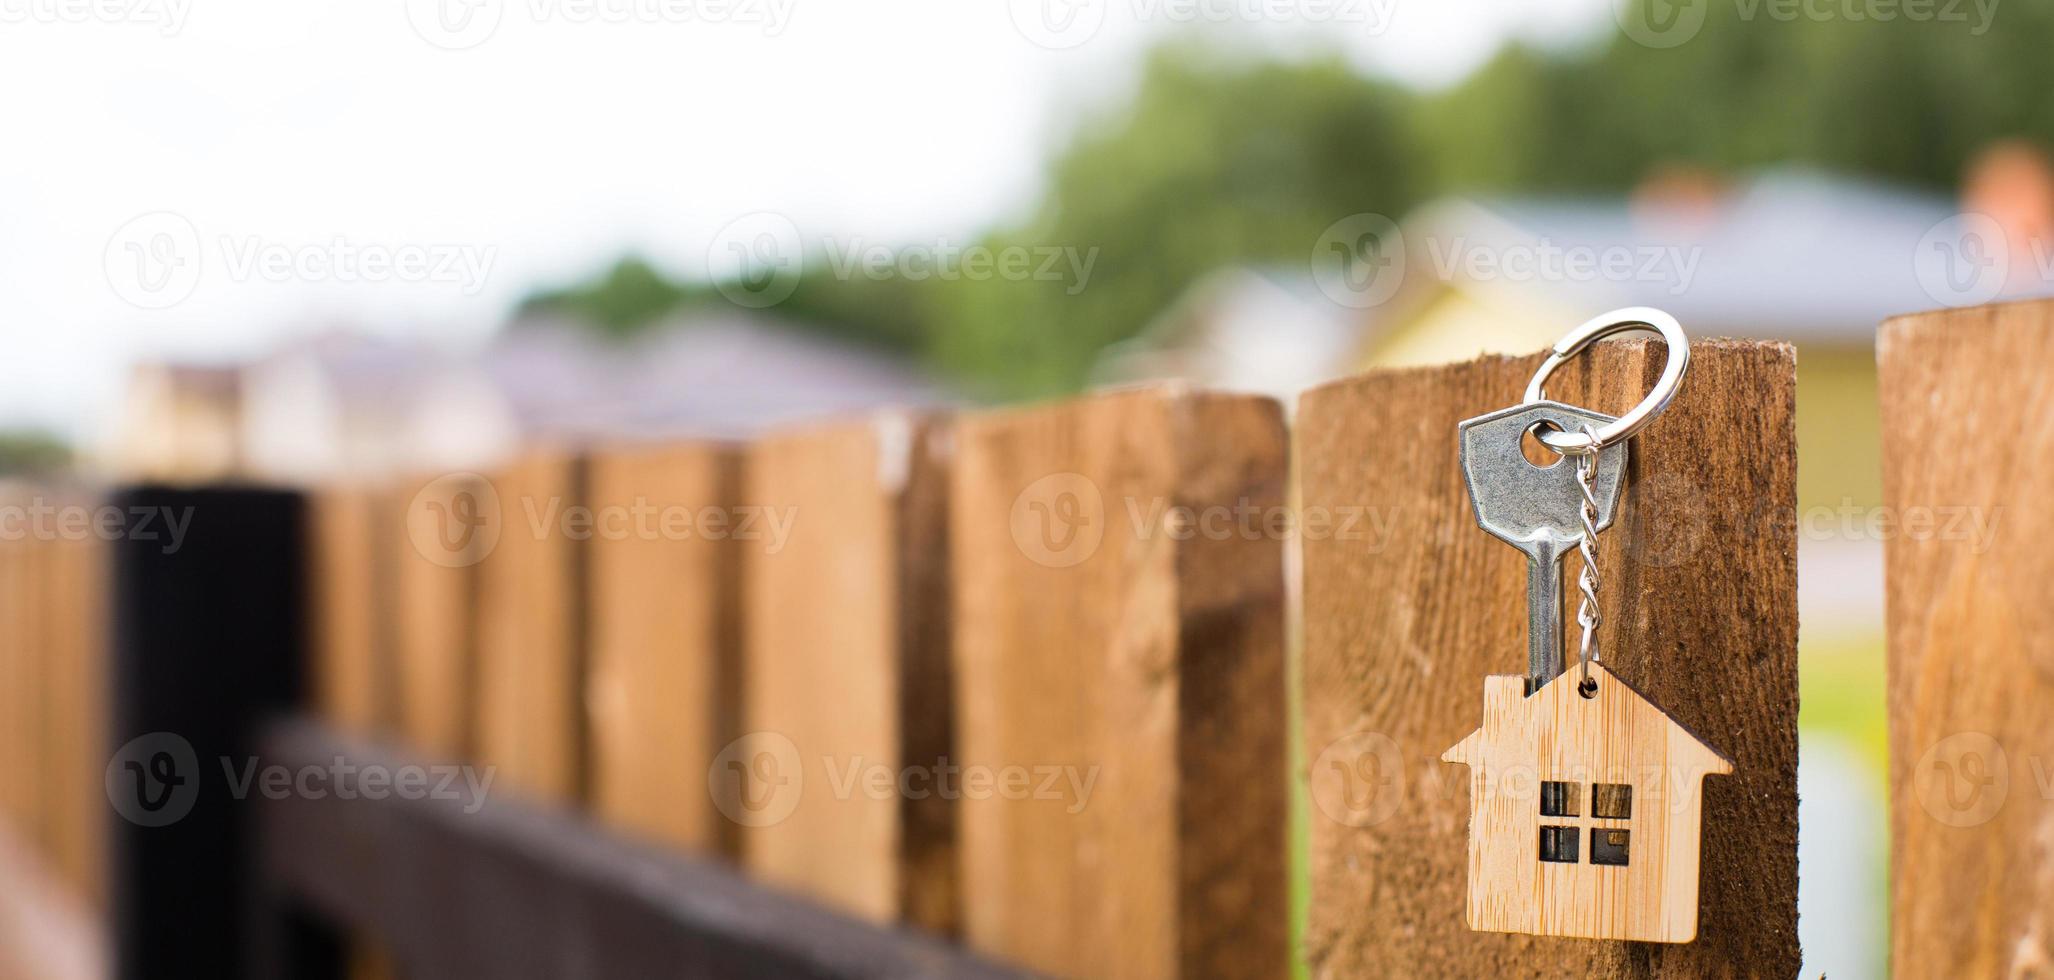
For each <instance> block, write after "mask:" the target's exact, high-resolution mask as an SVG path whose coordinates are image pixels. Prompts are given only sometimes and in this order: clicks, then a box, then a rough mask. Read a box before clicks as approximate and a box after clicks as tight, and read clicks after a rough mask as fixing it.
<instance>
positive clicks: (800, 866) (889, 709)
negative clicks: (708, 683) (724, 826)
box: [723, 413, 955, 931]
mask: <svg viewBox="0 0 2054 980" xmlns="http://www.w3.org/2000/svg"><path fill="white" fill-rule="evenodd" d="M938 433H939V430H938V428H937V427H936V423H932V422H928V421H925V420H921V419H917V418H913V417H909V416H906V415H901V414H896V413H894V414H886V415H882V416H879V417H877V418H875V419H873V420H870V421H866V422H860V423H845V424H838V425H830V426H823V427H818V428H809V429H805V430H801V431H795V432H790V433H785V434H780V435H774V436H771V437H768V438H766V439H763V440H761V441H759V442H758V443H756V444H755V445H753V446H752V447H750V450H749V453H748V463H747V472H746V477H745V480H744V491H743V496H742V507H741V508H740V509H739V510H738V512H737V519H738V521H739V520H742V519H746V520H748V521H749V522H750V524H751V525H753V531H752V533H750V534H749V535H748V536H747V537H744V538H742V539H741V540H738V541H737V542H736V544H737V546H738V548H739V552H740V554H741V556H742V566H743V568H744V571H745V576H744V585H743V593H744V605H745V608H746V610H747V614H746V618H745V625H744V628H743V632H744V635H745V643H744V646H745V649H746V651H747V653H746V660H745V667H744V674H745V678H746V679H745V681H744V685H743V687H744V691H745V695H744V700H743V704H744V709H743V728H744V729H745V730H746V731H747V732H748V733H749V740H748V742H747V743H746V744H745V745H744V746H742V747H740V751H739V752H738V753H737V754H736V757H735V758H732V759H724V760H723V764H727V763H734V764H736V765H737V766H740V768H735V769H734V772H735V773H736V774H737V778H740V779H741V780H743V782H742V783H741V785H739V786H738V787H737V791H738V793H739V794H740V795H739V796H738V797H737V799H736V800H735V801H734V802H737V803H739V804H740V809H734V808H733V807H732V806H731V807H730V810H731V815H735V816H737V817H738V819H739V822H741V823H742V824H744V827H743V830H742V854H743V860H744V864H745V866H746V867H747V868H748V869H749V870H750V872H751V873H752V874H754V875H756V876H758V877H759V878H762V879H763V880H766V881H770V882H774V883H778V884H782V885H786V886H788V887H792V888H795V889H797V890H800V891H803V892H805V893H807V894H810V895H812V896H814V897H816V898H819V899H821V900H823V901H826V902H828V903H830V904H832V905H835V906H837V907H839V908H842V909H844V910H847V911H849V912H852V913H855V914H857V915H860V916H863V917H865V918H868V919H871V920H874V921H879V922H885V921H893V920H897V919H901V918H904V919H908V920H910V921H913V922H914V923H916V924H919V925H921V926H924V927H927V928H930V929H934V930H937V931H947V930H949V929H951V928H953V926H954V910H955V892H954V880H955V861H954V854H953V850H952V847H951V837H952V827H953V822H952V815H951V812H950V811H951V810H952V808H953V801H952V800H949V799H947V798H945V796H944V795H942V794H940V793H937V792H935V791H933V790H932V789H931V787H932V786H933V778H934V776H935V774H936V773H937V772H939V771H940V769H941V767H942V766H943V765H944V762H943V760H944V759H945V758H946V757H947V756H948V755H949V754H950V749H949V745H950V740H951V739H950V728H951V725H950V718H951V713H950V702H949V697H950V690H949V683H948V669H949V667H948V664H949V661H948V648H947V639H948V637H947V632H946V629H947V627H946V618H945V617H946V615H947V612H946V610H947V609H948V595H947V592H946V587H947V575H946V571H945V568H944V567H943V563H944V562H945V561H946V557H945V547H946V546H945V543H944V542H945V537H944V535H945V531H944V530H943V529H942V522H943V521H945V520H946V508H945V502H944V501H945V497H943V496H941V494H943V493H945V490H943V489H942V487H941V485H940V484H941V481H942V480H943V479H944V468H943V467H942V466H941V465H940V464H939V463H938V461H937V460H936V459H935V457H934V454H936V453H938V452H941V451H942V449H943V446H942V443H941V442H940V441H939V439H940V437H939V434H938ZM738 526H739V525H738ZM750 767H755V768H750ZM764 767H769V768H764ZM780 768H782V769H784V770H790V769H796V770H797V771H796V773H795V774H793V775H792V776H791V778H790V780H789V781H779V780H782V779H783V778H784V777H783V776H781V775H780V774H779V773H778V772H776V771H773V770H777V769H780ZM745 770H746V771H745ZM902 777H904V778H903V780H902ZM786 793H789V794H790V796H789V797H784V796H783V795H781V794H786Z"/></svg>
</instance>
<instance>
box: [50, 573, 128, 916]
mask: <svg viewBox="0 0 2054 980" xmlns="http://www.w3.org/2000/svg"><path fill="white" fill-rule="evenodd" d="M42 547H43V548H44V550H45V551H46V552H47V554H46V555H45V559H44V566H43V567H44V573H45V575H46V576H47V582H48V583H49V584H48V589H49V594H50V619H49V623H48V632H47V636H48V641H47V649H48V651H49V655H50V662H49V668H48V677H47V681H46V684H47V686H46V696H47V698H48V702H49V706H50V714H51V717H52V718H53V719H56V720H57V721H58V723H57V724H54V725H53V726H52V727H51V729H50V731H49V733H48V736H47V737H48V741H47V745H46V751H47V752H48V755H49V764H50V785H49V792H50V798H51V801H52V805H53V808H54V810H55V816H54V818H53V820H52V826H51V835H50V836H51V840H50V848H51V853H52V859H53V864H54V866H55V868H56V870H57V872H58V873H59V875H60V876H61V877H62V878H63V879H64V880H65V881H66V882H68V883H69V884H70V885H71V887H72V888H73V890H74V891H76V892H77V894H78V895H79V896H80V897H82V898H84V899H85V900H86V901H87V903H88V904H90V905H92V906H95V907H102V908H104V903H105V901H106V891H107V889H106V861H107V841H106V836H107V835H106V830H105V826H104V820H105V815H106V813H107V789H106V785H105V782H104V776H105V773H106V771H107V759H108V757H109V756H110V755H111V754H112V752H113V747H111V746H109V745H107V738H106V731H107V729H108V727H109V726H110V722H109V713H110V710H111V706H110V705H109V703H108V695H107V691H108V687H107V676H106V660H107V606H106V602H107V589H108V585H109V583H108V581H107V564H106V561H107V546H106V543H105V542H103V541H99V540H97V539H91V538H87V539H80V540H59V541H54V542H49V543H47V544H44V545H43V546H42Z"/></svg>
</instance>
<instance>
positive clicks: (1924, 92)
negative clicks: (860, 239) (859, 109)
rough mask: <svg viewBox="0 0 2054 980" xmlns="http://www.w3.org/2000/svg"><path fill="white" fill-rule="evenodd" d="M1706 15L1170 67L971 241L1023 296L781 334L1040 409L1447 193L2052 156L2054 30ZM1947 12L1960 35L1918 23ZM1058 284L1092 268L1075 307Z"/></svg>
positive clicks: (1074, 283)
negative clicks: (1498, 46)
mask: <svg viewBox="0 0 2054 980" xmlns="http://www.w3.org/2000/svg"><path fill="white" fill-rule="evenodd" d="M1628 2H1632V3H1637V4H1640V5H1641V6H1642V8H1643V9H1646V8H1647V7H1648V5H1650V4H1674V3H1676V2H1677V0H1628ZM1701 6H1702V9H1703V10H1704V11H1705V14H1706V19H1705V22H1704V24H1703V26H1702V28H1701V29H1700V30H1699V31H1698V32H1697V33H1696V34H1695V35H1693V36H1691V38H1690V39H1689V40H1688V41H1687V42H1685V43H1683V44H1681V45H1679V46H1676V47H1671V48H1652V47H1648V46H1645V45H1642V44H1639V43H1637V42H1635V41H1633V40H1631V39H1630V38H1628V37H1627V36H1626V35H1624V34H1623V33H1621V34H1617V35H1615V36H1613V37H1611V38H1609V39H1607V40H1604V41H1602V42H1599V43H1596V44H1592V45H1588V46H1586V47H1584V48H1581V49H1577V50H1569V51H1548V50H1539V49H1535V48H1532V47H1528V46H1520V45H1513V46H1509V47H1507V48H1506V49H1505V50H1503V51H1501V52H1500V53H1499V54H1498V55H1497V56H1496V57H1495V58H1493V59H1492V60H1491V61H1490V62H1488V63H1487V64H1486V65H1484V66H1483V67H1482V68H1480V69H1479V70H1478V71H1476V72H1475V73H1474V74H1472V75H1471V76H1470V77H1469V78H1467V79H1465V80H1464V81H1463V82H1461V83H1460V84H1458V85H1456V86H1454V87H1452V88H1450V89H1447V90H1445V91H1439V92H1430V93H1422V92H1417V91H1413V90H1410V89H1405V88H1400V87H1397V86H1394V85H1391V84H1388V83H1384V82H1380V81H1376V80H1372V79H1369V78H1366V77H1364V76H1362V75H1360V74H1358V73H1357V72H1355V71H1352V70H1351V69H1350V68H1349V67H1347V66H1346V65H1345V64H1344V63H1343V62H1342V61H1340V60H1339V59H1338V58H1315V59H1312V60H1300V61H1277V60H1264V59H1261V58H1257V57H1253V56H1248V55H1245V54H1242V53H1237V52H1234V51H1229V50H1223V49H1221V48H1217V47H1212V46H1207V45H1204V44H1198V43H1191V42H1187V41H1179V42H1175V43H1171V44H1169V45H1166V46H1165V47H1163V48H1161V49H1158V50H1157V51H1156V52H1155V53H1154V54H1153V55H1152V56H1151V57H1150V58H1149V60H1148V62H1147V64H1146V65H1145V66H1144V70H1143V72H1142V75H1141V80H1140V85H1139V87H1138V88H1137V90H1136V91H1135V94H1134V95H1133V97H1132V98H1131V99H1130V100H1128V101H1126V102H1125V103H1123V104H1120V105H1118V106H1115V107H1112V108H1110V109H1109V110H1107V111H1106V112H1105V113H1104V114H1102V115H1099V116H1097V117H1095V118H1091V119H1088V120H1086V121H1085V122H1084V123H1083V124H1081V125H1080V126H1079V127H1078V128H1077V130H1076V131H1075V133H1074V134H1073V136H1072V138H1071V140H1070V141H1069V143H1068V144H1067V145H1066V146H1065V147H1064V148H1063V149H1062V150H1061V151H1060V152H1059V153H1058V154H1057V155H1056V156H1055V158H1054V159H1053V160H1052V161H1051V162H1050V165H1049V174H1048V180H1047V185H1046V189H1045V191H1044V193H1043V195H1042V197H1041V199H1040V200H1039V201H1038V202H1037V203H1036V205H1035V206H1034V207H1033V208H1032V209H1031V210H1030V211H1029V212H1028V214H1027V217H1026V218H1025V219H1023V220H1022V221H1020V222H1019V223H1017V224H1015V225H1010V226H1006V227H1000V228H996V229H992V230H989V231H988V232H986V233H985V234H984V235H983V237H982V238H981V239H980V241H979V242H978V244H980V245H982V246H984V247H986V248H989V249H992V250H994V251H1000V250H1005V249H1022V250H1027V251H1028V253H1029V254H1030V255H1033V256H1035V257H1036V261H1035V262H1033V263H1032V266H1033V268H1035V269H1036V270H1037V271H1039V270H1040V269H1042V268H1043V267H1042V265H1041V263H1040V261H1039V257H1040V256H1042V255H1044V254H1045V253H1046V252H1048V251H1051V250H1054V251H1057V252H1059V253H1062V255H1063V256H1064V260H1063V261H1060V262H1058V263H1056V265H1055V266H1054V267H1053V268H1054V269H1055V271H1056V272H1057V274H1056V275H1054V276H1053V277H1051V278H1042V277H1039V276H1029V277H1026V278H1017V277H1015V278H1004V277H989V278H983V279H975V280H973V279H967V278H956V279H943V278H927V279H921V280H917V281H915V280H908V279H905V278H903V277H900V276H897V275H893V276H887V277H885V278H871V277H868V276H864V275H854V276H848V277H845V278H837V277H836V276H835V275H834V274H832V273H833V270H832V269H830V268H827V267H826V266H825V264H824V263H822V262H821V261H819V260H818V258H817V257H815V258H811V259H809V261H808V263H807V265H806V269H805V273H804V275H803V276H802V278H801V280H800V283H799V286H798V288H797V290H796V291H795V292H794V293H793V295H792V296H791V298H789V299H787V300H786V301H785V302H784V303H783V304H780V306H779V307H778V308H777V310H776V312H778V313H781V314H784V315H787V316H789V317H792V318H794V319H796V320H798V321H800V322H802V323H808V324H812V325H814V326H816V327H817V328H818V329H821V330H824V331H827V332H830V333H833V334H835V335H837V336H841V337H846V338H852V339H856V340H859V341H863V342H866V343H870V344H874V345H878V346H881V347H884V348H886V349H889V350H894V351H901V352H905V353H907V354H909V355H913V356H916V357H920V358H922V359H924V360H925V361H927V362H928V363H929V364H931V365H932V366H934V367H935V368H937V369H939V370H941V371H942V372H944V373H945V374H948V375H950V376H952V377H954V378H955V379H956V381H957V383H958V384H961V385H963V386H965V387H966V388H969V389H971V390H973V391H981V392H983V393H986V394H990V395H994V396H1004V397H1015V396H1031V395H1044V394H1054V393H1060V392H1064V391H1068V390H1071V389H1074V388H1076V387H1077V386H1078V385H1080V384H1081V383H1083V382H1084V380H1085V379H1086V377H1087V376H1088V373H1089V370H1090V367H1091V365H1092V363H1093V361H1094V360H1095V358H1096V357H1097V355H1098V353H1099V352H1100V351H1101V350H1102V349H1103V348H1104V347H1105V345H1107V344H1109V343H1114V342H1117V341H1120V340H1122V339H1125V338H1128V337H1131V336H1133V335H1134V334H1135V333H1137V332H1138V331H1140V330H1141V329H1143V328H1144V327H1146V326H1147V325H1148V323H1149V322H1150V321H1151V320H1152V319H1153V318H1154V317H1155V316H1157V315H1158V314H1159V313H1161V312H1162V311H1163V310H1164V308H1165V307H1167V306H1168V305H1170V304H1171V303H1172V302H1173V301H1174V300H1175V299H1176V298H1177V296H1178V295H1179V294H1180V293H1181V292H1182V291H1183V290H1184V289H1186V288H1188V287H1189V286H1190V285H1191V284H1192V283H1193V282H1194V281H1196V280H1197V279H1198V278H1199V277H1201V276H1203V275H1205V274H1206V273H1208V272H1211V271H1212V270H1214V269H1217V268H1219V267H1221V266H1226V265H1235V264H1242V265H1257V266H1264V265H1271V266H1276V267H1279V268H1281V269H1284V270H1286V271H1287V272H1294V273H1299V274H1303V272H1304V271H1307V270H1306V266H1305V264H1306V262H1307V260H1308V258H1309V256H1310V252H1311V248H1312V246H1313V244H1314V243H1315V242H1316V241H1318V239H1319V237H1320V235H1321V233H1322V232H1323V230H1324V229H1325V228H1326V227H1327V226H1328V225H1330V224H1331V223H1333V222H1334V221H1336V220H1339V219H1341V218H1343V217H1346V216H1348V215H1350V214H1354V213H1358V212H1375V213H1379V214H1383V215H1385V216H1387V217H1390V218H1393V219H1399V220H1402V219H1403V217H1404V216H1405V214H1406V212H1407V211H1408V210H1410V209H1411V208H1412V207H1414V206H1415V205H1417V204H1418V203H1420V202H1421V201H1423V200H1426V199H1427V198H1429V197H1431V196H1436V195H1443V194H1471V193H1551V194H1577V193H1590V194H1616V193H1620V192H1623V191H1625V190H1627V189H1629V188H1631V187H1632V186H1633V185H1634V184H1635V183H1636V182H1638V181H1639V180H1640V179H1642V178H1643V177H1644V176H1645V175H1646V174H1647V173H1648V172H1649V171H1650V169H1652V168H1655V167H1659V166H1663V165H1670V164H1685V165H1695V166H1699V167H1703V168H1707V169H1710V170H1714V171H1720V172H1726V173H1742V172H1745V171H1747V170H1751V169H1756V168H1760V167H1764V166H1770V165H1776V164H1783V163H1797V164H1806V165H1813V166H1818V167H1821V168H1824V169H1829V170H1833V171H1838V172H1843V173H1850V174H1859V175H1868V176H1873V177H1880V178H1885V179H1890V180H1896V181H1901V182H1906V183H1911V184H1919V185H1925V186H1929V187H1934V188H1948V187H1951V186H1953V185H1954V183H1955V182H1956V181H1957V180H1958V178H1959V175H1960V173H1961V170H1962V169H1963V167H1964V166H1965V164H1966V163H1967V162H1968V161H1969V160H1970V159H1971V158H1972V157H1973V156H1974V154H1975V153H1976V152H1977V151H1978V150H1979V149H1981V148H1982V147H1983V146H1985V145H1987V144H1988V143H1990V142H1991V141H1993V140H1996V139H1999V138H2006V137H2023V138H2026V139H2029V140H2036V141H2039V142H2041V143H2043V144H2049V145H2054V102H2050V101H2049V100H2047V99H2043V98H2040V97H2039V94H2040V93H2042V92H2046V91H2049V90H2050V89H2054V59H2048V58H2045V57H2044V56H2043V54H2042V52H2041V45H2043V44H2044V43H2046V42H2047V41H2048V40H2049V39H2054V6H2046V5H2042V6H2036V7H2027V6H2026V5H2023V4H2005V5H2003V6H2002V7H2001V9H1996V10H1995V11H1994V21H1993V22H1991V23H1988V24H1984V23H1983V22H1982V20H1981V15H1982V8H1979V7H1977V6H1976V5H1975V4H1974V3H1973V2H1965V3H1963V4H1958V5H1954V4H1939V5H1935V6H1932V7H1931V8H1920V9H1922V10H1928V11H1929V12H1928V13H1927V14H1925V15H1922V16H1921V18H1920V19H1910V18H1909V17H1907V16H1905V15H1904V14H1903V11H1908V10H1910V9H1911V8H1912V7H1914V6H1916V5H1910V4H1907V5H1902V6H1893V7H1892V8H1891V9H1893V10H1898V11H1899V12H1900V13H1899V16H1897V17H1895V18H1894V19H1891V20H1876V19H1873V18H1869V19H1855V18H1853V17H1850V16H1847V14H1846V11H1847V10H1849V9H1851V8H1849V7H1848V6H1846V5H1843V4H1832V5H1830V6H1829V7H1824V8H1822V7H1820V6H1819V5H1818V4H1816V3H1812V4H1808V5H1804V4H1801V5H1798V6H1796V7H1792V6H1790V5H1789V3H1788V0H1736V2H1731V3H1727V2H1717V0H1703V2H1702V3H1701ZM1852 9H1856V10H1857V11H1859V10H1863V9H1868V8H1863V7H1859V6H1857V7H1856V8H1852ZM1875 9H1881V7H1877V8H1875ZM1793 10H1794V11H1795V12H1794V13H1792V11H1793ZM1818 10H1826V11H1827V12H1829V13H1831V14H1832V16H1830V17H1827V18H1825V19H1819V18H1817V17H1816V16H1814V14H1813V13H1809V12H1808V11H1812V12H1815V11H1818ZM1947 10H1951V11H1956V12H1959V13H1962V14H1964V15H1965V16H1966V18H1967V19H1966V20H1965V21H1955V20H1940V21H1935V20H1932V19H1930V18H1931V16H1932V14H1933V13H1937V12H1939V11H1947ZM1779 11H1780V12H1779ZM1979 26H1982V27H1987V28H1988V29H1987V30H1983V31H1982V32H1981V33H1977V28H1978V27H1979ZM1072 260H1075V261H1084V260H1089V261H1090V263H1091V266H1090V274H1089V276H1088V277H1087V278H1085V279H1083V281H1082V282H1081V283H1080V281H1079V279H1078V277H1077V276H1076V275H1074V274H1073V273H1071V272H1070V271H1069V270H1070V268H1071V265H1070V262H1071V261H1072ZM721 301H722V300H721V299H720V297H719V295H718V293H717V291H716V290H714V289H712V288H711V287H709V286H706V285H703V284H701V285H696V286H694V285H681V284H678V283H675V282H671V281H669V280H666V279H665V278H664V277H663V276H662V275H661V274H660V273H658V272H657V271H656V270H654V269H653V268H651V267H649V266H648V264H647V263H645V262H642V261H641V260H639V259H634V258H630V259H626V260H623V261H622V263H621V264H620V265H619V266H616V267H615V268H614V269H613V270H612V271H611V272H609V273H608V274H607V275H606V276H605V277H603V278H602V279H601V280H600V281H599V282H597V283H594V284H591V285H587V286H579V287H573V288H571V289H567V290H561V291H558V292H555V293H548V294H543V295H538V296H537V297H535V298H534V299H532V300H531V301H530V302H529V304H528V305H529V307H531V308H537V309H558V310H563V311H566V312H570V313H573V314H576V315H578V316H581V317H583V318H585V319H588V320H590V321H591V322H593V323H594V324H595V326H597V327H598V328H599V329H602V330H606V331H608V332H610V333H616V334H620V333H628V332H632V331H633V330H635V329H638V328H639V327H641V326H643V325H646V324H647V323H650V322H653V321H654V320H656V319H657V318H660V317H661V316H663V315H664V314H667V313H669V312H672V311H675V310H678V309H682V308H687V307H689V306H692V305H694V304H698V303H706V302H721Z"/></svg>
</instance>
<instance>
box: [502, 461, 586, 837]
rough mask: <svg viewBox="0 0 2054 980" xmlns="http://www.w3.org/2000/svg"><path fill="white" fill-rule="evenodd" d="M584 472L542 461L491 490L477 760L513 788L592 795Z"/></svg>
mask: <svg viewBox="0 0 2054 980" xmlns="http://www.w3.org/2000/svg"><path fill="white" fill-rule="evenodd" d="M582 483H583V464H582V463H581V461H580V460H578V459H577V458H576V457H573V456H568V455H562V454H558V453H553V452H536V453H532V454H530V455H527V456H524V457H522V458H521V459H518V460H516V461H514V462H513V463H510V464H508V465H507V466H506V467H505V468H504V469H502V470H501V471H500V472H499V473H498V474H497V475H496V476H495V477H494V478H493V479H492V481H491V484H490V487H491V490H492V491H493V495H494V496H496V498H497V501H496V505H495V507H494V509H495V510H496V513H497V522H496V523H497V525H498V526H497V535H496V537H497V540H496V541H492V542H486V543H484V544H483V545H482V547H483V549H484V550H485V551H486V554H484V555H483V557H482V558H481V560H480V561H479V562H478V574H479V581H478V589H479V600H478V601H479V611H478V615H479V621H478V686H477V690H478V758H479V761H481V762H483V763H484V764H486V765H489V766H493V767H495V768H496V769H497V771H498V778H499V779H501V780H502V781H503V782H504V784H505V785H506V786H507V787H508V788H511V789H516V790H519V791H522V792H526V793H529V794H531V795H535V796H539V797H542V798H545V799H549V800H554V801H558V802H572V803H574V802H578V801H580V800H582V799H583V798H584V796H585V778H586V776H587V775H588V773H587V772H586V767H585V764H584V760H585V745H584V742H585V734H586V725H585V704H584V697H585V692H584V673H585V665H584V639H585V637H584V623H583V615H582V614H583V610H584V605H583V601H584V600H583V588H584V574H583V572H584V569H583V567H582V565H583V557H584V547H583V545H584V542H583V540H581V539H580V536H581V535H583V534H587V533H589V530H590V528H589V525H587V524H584V523H582V520H583V519H582V518H581V517H580V515H579V513H578V511H577V510H576V508H579V507H581V506H583V503H584V500H583V487H582Z"/></svg>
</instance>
